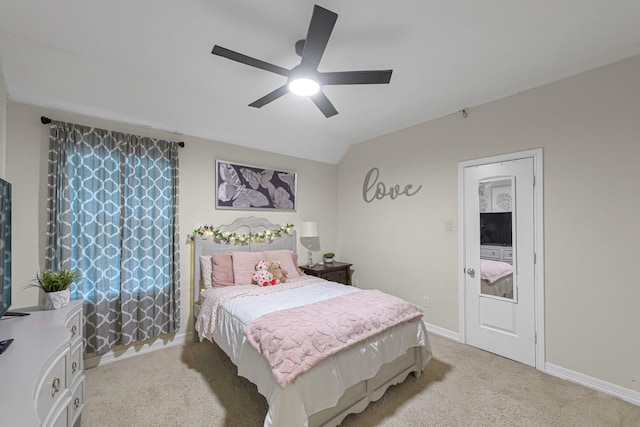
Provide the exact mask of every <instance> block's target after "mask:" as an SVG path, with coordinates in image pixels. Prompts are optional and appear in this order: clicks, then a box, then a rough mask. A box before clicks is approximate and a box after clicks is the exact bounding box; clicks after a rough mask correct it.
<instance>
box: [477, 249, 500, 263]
mask: <svg viewBox="0 0 640 427" xmlns="http://www.w3.org/2000/svg"><path fill="white" fill-rule="evenodd" d="M480 258H482V259H492V260H495V261H500V258H501V254H500V249H482V248H480Z"/></svg>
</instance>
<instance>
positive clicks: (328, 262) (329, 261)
mask: <svg viewBox="0 0 640 427" xmlns="http://www.w3.org/2000/svg"><path fill="white" fill-rule="evenodd" d="M323 259H324V263H325V264H331V263H333V258H323Z"/></svg>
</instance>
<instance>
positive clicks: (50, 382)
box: [35, 346, 69, 420]
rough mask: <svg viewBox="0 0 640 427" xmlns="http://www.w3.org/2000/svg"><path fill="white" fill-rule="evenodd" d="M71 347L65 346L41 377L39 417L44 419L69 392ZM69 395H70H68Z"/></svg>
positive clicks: (38, 394)
mask: <svg viewBox="0 0 640 427" xmlns="http://www.w3.org/2000/svg"><path fill="white" fill-rule="evenodd" d="M68 359H69V347H68V346H67V347H65V348H64V349H63V350H62V351H61V352H60V353H58V354H57V355H56V356H55V357H54V358H53V359H52V360H53V362H52V363H51V364H47V365H46V366H48V369H47V370H46V371H45V373H44V374H43V375H42V376H41V377H40V381H39V383H38V386H37V387H36V394H35V400H36V402H35V403H36V410H37V413H38V418H40V419H41V420H44V419H45V417H46V416H47V414H48V413H49V411H50V410H51V408H53V406H54V404H55V403H56V401H58V400H59V399H60V398H61V396H63V395H65V394H66V393H67V387H68V385H67V378H68V377H67V367H68V366H69V360H68ZM67 397H68V396H67Z"/></svg>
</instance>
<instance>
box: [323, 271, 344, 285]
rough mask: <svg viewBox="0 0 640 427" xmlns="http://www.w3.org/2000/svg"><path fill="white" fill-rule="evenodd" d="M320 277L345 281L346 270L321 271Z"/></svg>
mask: <svg viewBox="0 0 640 427" xmlns="http://www.w3.org/2000/svg"><path fill="white" fill-rule="evenodd" d="M322 278H323V279H325V280H329V281H331V282H338V283H347V271H346V270H339V271H331V272H328V273H323V274H322Z"/></svg>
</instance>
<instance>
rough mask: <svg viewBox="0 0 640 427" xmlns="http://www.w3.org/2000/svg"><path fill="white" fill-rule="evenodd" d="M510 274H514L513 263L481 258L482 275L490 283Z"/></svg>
mask: <svg viewBox="0 0 640 427" xmlns="http://www.w3.org/2000/svg"><path fill="white" fill-rule="evenodd" d="M510 274H513V266H512V265H511V264H508V263H506V262H501V261H491V260H488V259H481V260H480V277H481V278H482V280H484V281H485V282H487V283H488V284H490V285H493V284H494V283H495V282H496V280H500V279H502V278H503V277H507V276H508V275H510Z"/></svg>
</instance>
